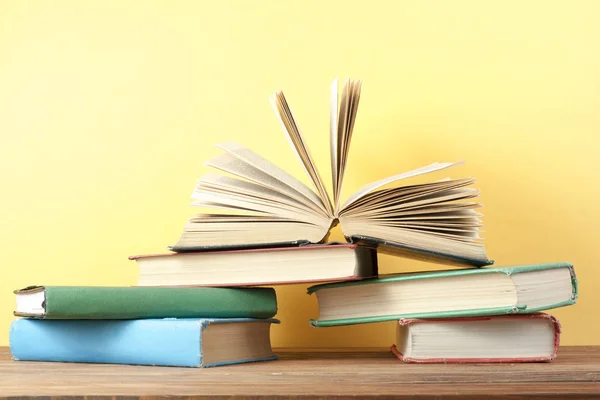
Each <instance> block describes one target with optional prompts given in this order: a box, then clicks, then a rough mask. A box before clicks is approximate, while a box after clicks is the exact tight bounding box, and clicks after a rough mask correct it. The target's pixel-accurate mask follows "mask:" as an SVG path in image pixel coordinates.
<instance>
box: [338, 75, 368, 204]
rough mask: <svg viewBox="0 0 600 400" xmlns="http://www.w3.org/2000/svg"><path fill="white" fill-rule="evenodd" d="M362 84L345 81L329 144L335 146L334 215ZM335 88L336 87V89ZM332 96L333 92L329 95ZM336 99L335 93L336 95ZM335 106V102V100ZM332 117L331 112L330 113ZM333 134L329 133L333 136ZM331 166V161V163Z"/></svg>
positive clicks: (340, 191)
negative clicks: (334, 128)
mask: <svg viewBox="0 0 600 400" xmlns="http://www.w3.org/2000/svg"><path fill="white" fill-rule="evenodd" d="M361 87H362V82H361V81H354V80H347V81H346V83H345V84H344V88H343V90H342V100H341V103H340V107H339V114H338V117H337V119H336V128H337V129H336V132H335V135H336V137H335V138H333V137H332V138H331V143H332V144H333V143H335V145H334V146H333V147H332V149H331V153H332V156H333V157H334V158H335V166H334V170H333V171H332V179H333V199H334V200H333V202H334V207H335V215H336V216H337V215H338V214H339V210H340V196H341V193H342V185H343V181H344V173H345V170H346V163H347V160H348V153H349V151H350V142H351V140H352V131H353V129H354V122H355V120H356V113H357V111H358V102H359V100H360V92H361ZM336 88H337V87H336ZM331 95H332V97H333V95H334V93H333V91H332V93H331ZM336 99H337V93H336ZM333 103H334V99H333V98H332V99H331V105H332V106H333ZM336 104H337V100H336ZM332 115H333V112H332ZM333 134H334V132H333V131H332V132H331V135H333ZM332 165H333V161H332Z"/></svg>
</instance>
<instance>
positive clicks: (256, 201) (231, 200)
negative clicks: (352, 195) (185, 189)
mask: <svg viewBox="0 0 600 400" xmlns="http://www.w3.org/2000/svg"><path fill="white" fill-rule="evenodd" d="M223 178H225V179H221V180H220V181H221V182H226V183H235V181H236V180H235V179H231V178H226V177H223ZM209 179H210V176H209ZM229 179H231V180H229ZM232 181H233V182H232ZM252 185H254V184H252V183H249V182H248V183H247V185H246V190H245V191H241V190H236V189H233V190H232V188H231V187H228V186H227V185H226V184H222V183H221V184H219V183H218V181H217V183H215V180H214V178H213V182H210V181H208V180H200V181H199V182H198V183H197V185H196V188H195V190H194V192H193V193H192V198H193V199H194V200H195V201H194V202H193V203H192V205H193V206H197V207H210V208H225V209H229V210H236V211H247V212H257V213H264V214H269V215H273V216H277V217H283V218H286V219H289V220H297V221H303V222H307V223H311V224H315V225H319V226H325V227H327V226H328V225H329V219H327V218H325V217H321V216H319V215H318V214H315V213H314V212H311V211H310V210H307V209H306V208H304V207H303V206H302V205H301V204H298V203H297V202H293V201H292V202H290V201H289V200H288V199H287V198H286V197H282V196H276V195H275V196H274V195H273V192H272V191H271V193H270V195H264V194H262V193H261V192H260V191H258V190H257V189H256V188H255V187H253V186H252ZM255 186H258V185H255ZM253 191H254V194H253ZM267 193H268V192H267Z"/></svg>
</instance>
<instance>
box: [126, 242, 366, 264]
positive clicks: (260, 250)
mask: <svg viewBox="0 0 600 400" xmlns="http://www.w3.org/2000/svg"><path fill="white" fill-rule="evenodd" d="M357 247H359V245H358V244H354V243H329V244H328V243H324V244H310V245H303V246H289V247H265V248H252V249H235V250H221V249H220V250H206V251H197V252H185V253H163V254H143V255H137V256H129V257H128V258H129V259H130V260H137V259H140V258H150V257H176V256H180V257H181V256H192V255H197V254H204V253H208V254H221V253H226V254H231V253H264V252H274V251H304V250H319V249H329V248H348V249H355V248H357Z"/></svg>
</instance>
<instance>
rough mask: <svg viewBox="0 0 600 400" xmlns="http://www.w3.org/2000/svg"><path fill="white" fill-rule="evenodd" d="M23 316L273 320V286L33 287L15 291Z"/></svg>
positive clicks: (16, 313)
mask: <svg viewBox="0 0 600 400" xmlns="http://www.w3.org/2000/svg"><path fill="white" fill-rule="evenodd" d="M15 294H16V303H17V304H16V305H17V307H16V311H15V312H14V315H16V316H21V317H33V318H45V319H140V318H271V317H273V316H275V314H276V313H277V297H276V295H275V290H274V289H273V288H149V287H148V288H146V287H102V286H30V287H27V288H24V289H21V290H17V291H15Z"/></svg>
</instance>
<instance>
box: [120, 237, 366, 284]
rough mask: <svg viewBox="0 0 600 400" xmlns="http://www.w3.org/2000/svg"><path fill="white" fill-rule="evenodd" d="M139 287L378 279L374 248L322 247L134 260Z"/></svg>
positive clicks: (136, 258)
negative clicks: (376, 277) (138, 271)
mask: <svg viewBox="0 0 600 400" xmlns="http://www.w3.org/2000/svg"><path fill="white" fill-rule="evenodd" d="M129 259H130V260H135V261H136V262H137V265H138V266H139V269H140V273H139V280H138V286H270V285H280V284H296V283H308V282H310V283H312V282H335V281H350V280H359V279H364V278H370V277H373V276H377V254H376V251H375V249H374V248H371V247H367V246H361V245H357V244H345V243H344V244H341V243H330V244H319V245H304V246H293V247H269V248H263V249H236V250H219V251H199V252H186V253H171V254H156V255H144V256H132V257H129Z"/></svg>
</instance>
